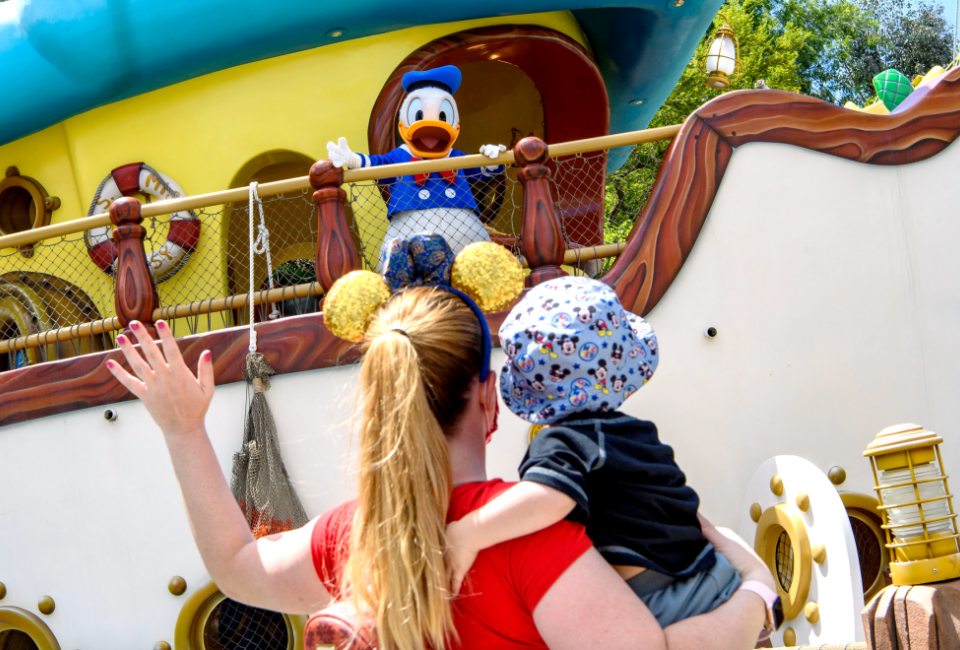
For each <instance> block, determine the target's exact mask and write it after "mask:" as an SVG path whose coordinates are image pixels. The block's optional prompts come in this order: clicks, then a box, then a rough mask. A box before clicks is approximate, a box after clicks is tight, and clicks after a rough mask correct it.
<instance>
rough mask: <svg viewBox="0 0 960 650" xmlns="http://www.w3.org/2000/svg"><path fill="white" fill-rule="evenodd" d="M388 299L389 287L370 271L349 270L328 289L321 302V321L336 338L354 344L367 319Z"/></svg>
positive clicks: (361, 333)
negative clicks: (349, 271)
mask: <svg viewBox="0 0 960 650" xmlns="http://www.w3.org/2000/svg"><path fill="white" fill-rule="evenodd" d="M389 299H390V287H389V286H387V283H386V282H385V281H384V279H383V278H382V277H381V276H380V275H378V274H377V273H374V272H372V271H353V272H351V273H347V274H346V275H345V276H343V277H342V278H340V279H339V280H337V281H336V282H335V283H334V284H333V286H332V287H330V291H329V293H327V297H326V298H325V299H324V301H323V322H324V323H325V324H326V325H327V328H328V329H329V330H330V331H331V332H333V333H334V334H335V335H336V336H339V337H340V338H342V339H346V340H347V341H353V342H354V343H358V342H359V341H360V340H361V339H362V338H363V333H364V332H366V331H367V326H368V325H369V324H370V317H371V316H373V314H374V313H375V312H376V311H377V310H378V309H380V306H381V305H382V304H383V303H385V302H386V301H387V300H389Z"/></svg>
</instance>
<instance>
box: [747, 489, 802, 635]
mask: <svg viewBox="0 0 960 650" xmlns="http://www.w3.org/2000/svg"><path fill="white" fill-rule="evenodd" d="M753 546H754V548H755V549H756V551H757V554H758V555H759V556H760V558H761V559H762V560H763V562H764V564H766V565H767V566H768V567H770V572H771V573H773V575H774V576H775V577H776V583H777V592H778V593H779V594H780V599H781V601H782V603H783V614H784V618H785V619H786V620H790V619H794V618H796V617H797V616H799V615H800V613H801V612H802V611H803V606H804V604H805V603H806V602H807V595H808V594H809V593H810V579H811V576H812V572H813V558H812V556H811V549H810V539H809V537H808V536H807V529H806V526H805V525H804V523H803V520H802V519H801V518H800V517H799V516H798V512H797V511H796V509H791V508H788V507H787V506H786V504H783V503H780V504H777V505H775V506H772V507H770V508H767V509H766V510H764V511H763V514H761V515H760V520H759V521H758V522H757V532H756V536H755V539H754V545H753Z"/></svg>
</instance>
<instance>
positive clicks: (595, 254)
mask: <svg viewBox="0 0 960 650" xmlns="http://www.w3.org/2000/svg"><path fill="white" fill-rule="evenodd" d="M625 246H626V244H625V243H623V242H620V243H617V244H601V245H599V246H585V247H583V248H568V249H567V250H566V251H564V253H563V263H564V264H577V263H578V262H586V261H589V260H596V259H604V258H607V257H616V256H617V255H619V254H620V251H622V250H623V249H624V247H625ZM521 264H522V265H523V267H524V268H527V267H528V264H527V261H526V260H525V259H521ZM323 293H324V290H323V287H321V286H320V284H319V283H317V282H306V283H304V284H295V285H293V286H289V287H280V288H278V289H270V290H269V291H256V292H254V294H253V304H254V305H262V304H269V303H274V302H283V301H284V300H293V299H295V298H306V297H308V296H319V295H323ZM248 296H249V294H246V293H238V294H234V295H232V296H225V297H223V298H207V299H205V300H198V301H195V302H190V303H186V304H183V305H170V306H168V307H160V308H158V309H155V310H154V311H153V320H154V322H156V321H158V320H161V319H162V320H170V319H173V318H188V317H192V316H203V315H206V314H213V313H216V312H221V311H227V310H230V309H243V308H244V307H246V306H247V298H248ZM120 329H123V326H122V325H121V324H120V319H119V318H117V317H116V316H113V317H112V318H103V319H101V320H96V321H93V322H92V323H84V324H82V325H71V326H70V327H62V328H59V329H55V330H47V331H45V332H38V333H36V334H30V335H28V336H19V337H17V338H15V339H7V340H5V341H0V354H6V353H7V352H10V351H11V350H13V351H16V350H24V349H26V348H40V347H43V346H45V345H51V344H54V343H60V342H62V341H69V340H70V339H79V338H84V337H86V336H94V335H96V334H106V333H108V332H115V331H116V330H120Z"/></svg>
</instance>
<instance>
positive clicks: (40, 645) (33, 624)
mask: <svg viewBox="0 0 960 650" xmlns="http://www.w3.org/2000/svg"><path fill="white" fill-rule="evenodd" d="M0 650H60V644H59V643H57V638H56V637H55V636H53V632H51V631H50V628H49V627H47V624H46V623H44V622H43V621H41V620H40V619H39V618H38V617H37V616H35V615H34V614H31V613H30V612H28V611H26V610H24V609H20V608H19V607H0Z"/></svg>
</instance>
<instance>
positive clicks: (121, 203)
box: [110, 197, 160, 336]
mask: <svg viewBox="0 0 960 650" xmlns="http://www.w3.org/2000/svg"><path fill="white" fill-rule="evenodd" d="M110 220H111V221H112V222H113V224H114V225H115V226H116V228H114V230H113V241H114V242H115V243H116V245H117V282H116V286H115V288H114V304H115V305H116V308H117V318H118V319H119V320H120V324H121V325H122V326H123V327H127V326H128V325H129V324H130V321H133V320H137V321H140V322H141V323H143V324H144V325H145V326H146V328H147V331H148V332H149V333H150V334H151V335H152V336H155V335H156V331H155V330H154V328H153V310H154V309H157V308H158V307H159V306H160V297H159V296H158V295H157V287H156V285H155V284H154V282H153V275H152V274H151V273H150V268H149V267H148V266H147V255H146V252H145V251H144V249H143V239H144V237H146V236H147V231H146V229H145V228H144V227H143V226H142V225H140V224H141V223H142V222H143V216H141V214H140V201H138V200H136V199H134V198H131V197H123V198H120V199H117V200H116V201H114V202H113V203H112V204H110Z"/></svg>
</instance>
